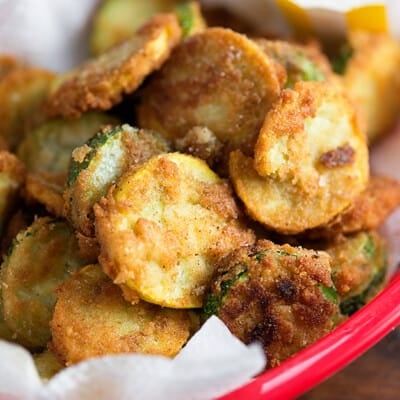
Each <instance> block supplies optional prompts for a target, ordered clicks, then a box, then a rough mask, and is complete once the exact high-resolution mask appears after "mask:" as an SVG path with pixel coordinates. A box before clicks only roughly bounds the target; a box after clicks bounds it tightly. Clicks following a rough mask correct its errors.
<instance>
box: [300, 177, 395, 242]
mask: <svg viewBox="0 0 400 400" xmlns="http://www.w3.org/2000/svg"><path fill="white" fill-rule="evenodd" d="M399 205H400V183H399V182H397V181H396V180H394V179H391V178H387V177H384V176H371V177H370V179H369V181H368V185H367V187H366V189H365V190H364V191H363V192H362V193H361V194H360V195H359V196H358V197H357V198H356V199H355V200H354V203H353V204H352V205H351V206H350V207H349V208H347V209H346V210H345V211H343V212H342V213H340V214H339V215H337V216H336V217H335V218H333V220H331V221H330V222H329V223H328V224H326V225H324V226H321V227H318V228H315V229H312V230H311V231H309V232H306V233H305V234H306V235H307V236H308V237H309V238H311V239H319V238H332V237H335V236H337V235H340V234H346V235H348V234H351V233H356V232H360V231H364V230H372V229H377V228H378V227H379V226H380V225H381V224H383V222H384V221H385V220H386V218H387V217H388V216H389V215H390V214H391V213H392V212H393V211H395V210H396V208H397V207H398V206H399Z"/></svg>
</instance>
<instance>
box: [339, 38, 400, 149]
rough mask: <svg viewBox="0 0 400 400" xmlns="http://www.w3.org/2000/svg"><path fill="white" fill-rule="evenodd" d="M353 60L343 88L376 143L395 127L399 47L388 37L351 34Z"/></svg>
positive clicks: (399, 88) (399, 106) (399, 79)
mask: <svg viewBox="0 0 400 400" xmlns="http://www.w3.org/2000/svg"><path fill="white" fill-rule="evenodd" d="M349 42H350V47H351V48H352V50H353V53H352V57H351V58H350V60H349V61H348V63H347V66H346V70H345V73H344V76H343V86H344V87H345V89H346V91H347V93H348V94H349V95H350V96H351V97H352V98H353V99H354V101H355V102H356V103H357V104H358V105H359V107H360V109H361V111H362V112H363V114H364V115H365V117H366V121H367V136H368V139H369V141H370V142H373V141H375V140H376V139H377V138H378V137H380V136H382V135H383V134H385V133H386V132H388V131H389V129H390V128H391V127H392V126H393V125H394V123H395V122H396V120H397V117H398V114H399V110H400V99H399V95H398V93H399V91H400V77H399V74H398V65H399V63H400V45H399V43H398V41H397V40H396V39H395V38H392V37H390V36H389V35H384V34H377V33H369V32H362V31H357V32H352V33H351V34H350V36H349Z"/></svg>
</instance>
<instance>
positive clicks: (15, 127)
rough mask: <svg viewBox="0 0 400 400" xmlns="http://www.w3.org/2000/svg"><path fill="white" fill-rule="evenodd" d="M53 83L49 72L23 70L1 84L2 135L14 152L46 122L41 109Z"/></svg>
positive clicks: (12, 72)
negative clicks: (36, 127)
mask: <svg viewBox="0 0 400 400" xmlns="http://www.w3.org/2000/svg"><path fill="white" fill-rule="evenodd" d="M53 79H54V74H52V73H50V72H48V71H45V70H41V69H37V68H30V67H21V68H16V69H15V70H12V71H11V72H10V73H9V74H8V75H7V76H6V77H5V78H4V79H3V80H1V81H0V135H1V136H3V138H4V139H5V140H6V141H7V143H8V144H9V147H10V148H11V149H12V148H14V147H15V146H16V145H17V144H18V143H19V141H20V140H21V139H22V137H23V136H24V134H25V133H26V132H27V131H28V130H29V129H30V128H32V127H33V126H36V125H37V124H38V123H40V122H41V121H43V119H44V116H43V114H42V113H41V112H40V107H41V105H42V102H43V100H44V98H45V97H46V95H47V91H48V89H49V87H50V83H51V82H52V80H53Z"/></svg>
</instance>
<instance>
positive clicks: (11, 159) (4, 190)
mask: <svg viewBox="0 0 400 400" xmlns="http://www.w3.org/2000/svg"><path fill="white" fill-rule="evenodd" d="M25 174H26V172H25V167H24V165H23V164H22V163H21V161H19V160H18V158H17V157H15V156H14V155H13V154H11V153H8V152H7V151H0V234H1V233H2V232H3V230H4V226H5V224H6V222H7V219H8V217H9V216H10V213H11V212H12V211H13V210H14V209H15V208H16V205H17V199H18V194H19V189H20V188H21V187H22V185H23V184H24V182H25Z"/></svg>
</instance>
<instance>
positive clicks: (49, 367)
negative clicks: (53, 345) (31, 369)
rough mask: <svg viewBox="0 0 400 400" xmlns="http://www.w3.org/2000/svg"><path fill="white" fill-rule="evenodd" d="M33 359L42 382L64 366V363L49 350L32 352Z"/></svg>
mask: <svg viewBox="0 0 400 400" xmlns="http://www.w3.org/2000/svg"><path fill="white" fill-rule="evenodd" d="M33 361H34V362H35V366H36V369H37V371H38V373H39V376H40V379H41V380H42V381H43V382H47V381H49V380H50V379H51V378H52V377H53V376H54V375H55V374H57V373H58V372H60V371H61V370H62V369H63V368H64V365H63V364H62V363H61V361H60V360H59V359H58V358H57V356H56V355H55V354H54V353H53V352H52V351H50V350H45V351H44V352H43V353H39V354H34V355H33Z"/></svg>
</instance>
